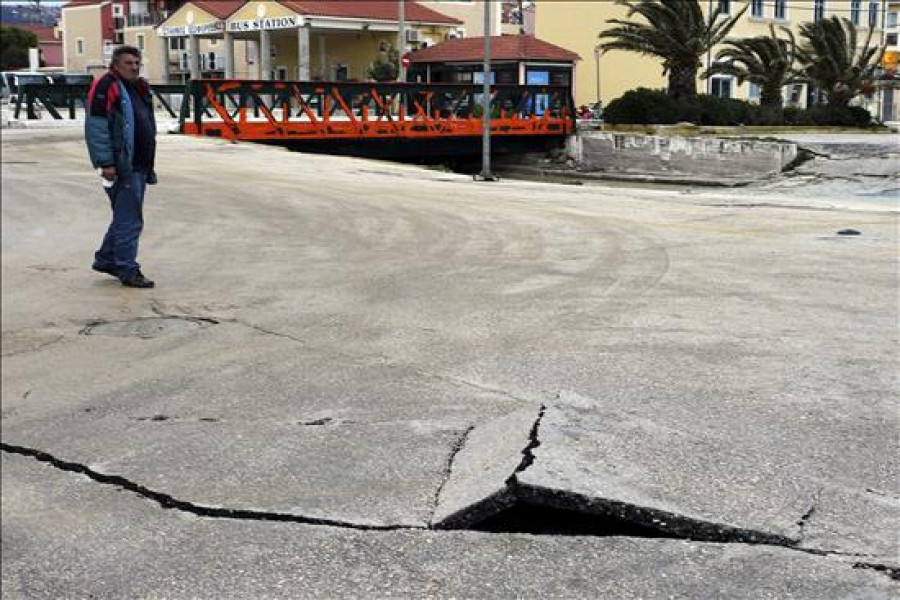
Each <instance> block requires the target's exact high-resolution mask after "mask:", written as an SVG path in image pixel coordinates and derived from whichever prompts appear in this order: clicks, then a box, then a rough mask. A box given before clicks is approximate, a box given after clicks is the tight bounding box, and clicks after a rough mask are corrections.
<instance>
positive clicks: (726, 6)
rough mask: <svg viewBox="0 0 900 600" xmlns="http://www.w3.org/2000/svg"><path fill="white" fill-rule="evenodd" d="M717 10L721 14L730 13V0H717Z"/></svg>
mask: <svg viewBox="0 0 900 600" xmlns="http://www.w3.org/2000/svg"><path fill="white" fill-rule="evenodd" d="M719 10H720V11H721V12H722V14H723V15H730V14H731V0H719Z"/></svg>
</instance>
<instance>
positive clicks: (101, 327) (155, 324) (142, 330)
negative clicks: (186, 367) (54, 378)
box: [80, 317, 219, 339]
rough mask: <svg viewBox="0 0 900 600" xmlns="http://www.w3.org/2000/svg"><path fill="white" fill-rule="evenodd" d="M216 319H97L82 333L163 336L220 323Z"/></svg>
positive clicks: (147, 336)
mask: <svg viewBox="0 0 900 600" xmlns="http://www.w3.org/2000/svg"><path fill="white" fill-rule="evenodd" d="M218 323H219V322H218V321H216V320H214V319H206V318H202V317H143V318H138V319H129V320H127V321H115V322H107V321H97V322H95V323H91V324H89V325H88V326H87V327H85V328H84V329H82V330H81V332H80V333H81V334H82V335H108V336H113V337H137V338H142V339H148V338H155V337H161V336H164V335H169V334H172V333H181V332H184V331H190V330H194V329H204V328H206V327H209V326H211V325H218Z"/></svg>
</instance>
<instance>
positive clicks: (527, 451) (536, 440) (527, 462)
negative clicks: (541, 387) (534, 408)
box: [506, 404, 547, 490]
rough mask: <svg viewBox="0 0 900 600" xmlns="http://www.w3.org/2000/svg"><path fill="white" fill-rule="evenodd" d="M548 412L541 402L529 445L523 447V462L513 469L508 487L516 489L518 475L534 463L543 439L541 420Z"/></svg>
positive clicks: (530, 434) (529, 437) (508, 480)
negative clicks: (536, 452)
mask: <svg viewBox="0 0 900 600" xmlns="http://www.w3.org/2000/svg"><path fill="white" fill-rule="evenodd" d="M546 412H547V405H545V404H541V408H540V410H539V411H538V416H537V419H535V420H534V424H533V425H532V426H531V431H530V432H529V433H528V445H527V446H525V448H523V449H522V462H520V463H519V466H518V467H516V470H515V471H513V474H512V475H510V476H509V479H507V480H506V485H507V487H511V488H513V489H514V490H515V488H516V487H517V486H518V485H519V479H518V477H517V475H518V474H519V473H521V472H522V471H524V470H525V469H527V468H528V467H530V466H531V465H532V464H534V450H535V448H537V447H538V446H540V445H541V440H540V437H539V436H540V428H541V421H542V420H543V418H544V413H546Z"/></svg>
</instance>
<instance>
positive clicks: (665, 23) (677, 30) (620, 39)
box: [600, 0, 748, 99]
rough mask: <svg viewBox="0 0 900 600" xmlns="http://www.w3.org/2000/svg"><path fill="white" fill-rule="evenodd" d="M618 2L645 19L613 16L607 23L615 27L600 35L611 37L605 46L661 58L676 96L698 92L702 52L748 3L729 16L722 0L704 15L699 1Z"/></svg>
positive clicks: (722, 35) (721, 36)
mask: <svg viewBox="0 0 900 600" xmlns="http://www.w3.org/2000/svg"><path fill="white" fill-rule="evenodd" d="M616 4H622V5H624V6H627V7H628V18H629V19H630V18H631V17H632V16H634V15H639V16H641V17H642V18H643V20H644V21H646V23H641V22H634V21H627V20H622V19H609V20H608V21H607V23H609V24H611V25H615V27H612V28H610V29H607V30H606V31H603V32H602V33H601V34H600V39H605V40H608V41H605V42H603V43H602V44H601V46H602V47H603V49H604V50H627V51H629V52H637V53H638V54H644V55H646V56H653V57H656V58H660V59H662V61H663V75H668V77H669V88H668V93H669V95H670V96H672V97H673V98H676V99H680V98H691V97H693V96H696V95H697V73H698V72H699V71H700V67H701V65H702V61H701V59H702V57H703V55H704V54H706V53H707V52H708V51H709V50H710V49H711V48H712V47H713V46H715V45H716V44H718V43H719V42H721V41H722V40H723V39H724V38H725V36H726V35H728V33H729V32H730V31H731V29H732V28H733V27H734V25H735V23H737V21H738V19H740V18H741V17H742V16H743V15H744V13H745V12H746V11H747V8H748V7H747V6H745V7H744V8H743V9H742V10H740V11H739V12H738V13H737V14H736V15H734V16H733V17H731V18H724V16H723V14H722V8H721V6H720V5H718V4H717V5H716V8H715V10H713V11H712V12H711V13H710V14H709V16H708V17H707V18H704V17H703V9H702V7H701V6H700V2H699V0H616Z"/></svg>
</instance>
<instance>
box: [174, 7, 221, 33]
mask: <svg viewBox="0 0 900 600" xmlns="http://www.w3.org/2000/svg"><path fill="white" fill-rule="evenodd" d="M220 20H221V19H219V18H217V17H215V16H213V15H211V14H209V13H208V12H206V11H205V10H203V9H201V8H198V7H197V6H196V5H194V3H193V2H188V3H187V4H185V5H184V6H182V7H181V8H179V9H178V10H176V11H175V12H174V13H172V14H171V15H170V16H169V18H168V19H166V22H165V25H166V26H167V27H185V26H187V25H206V24H209V23H215V22H216V21H220ZM188 21H191V22H190V23H189V22H188Z"/></svg>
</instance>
